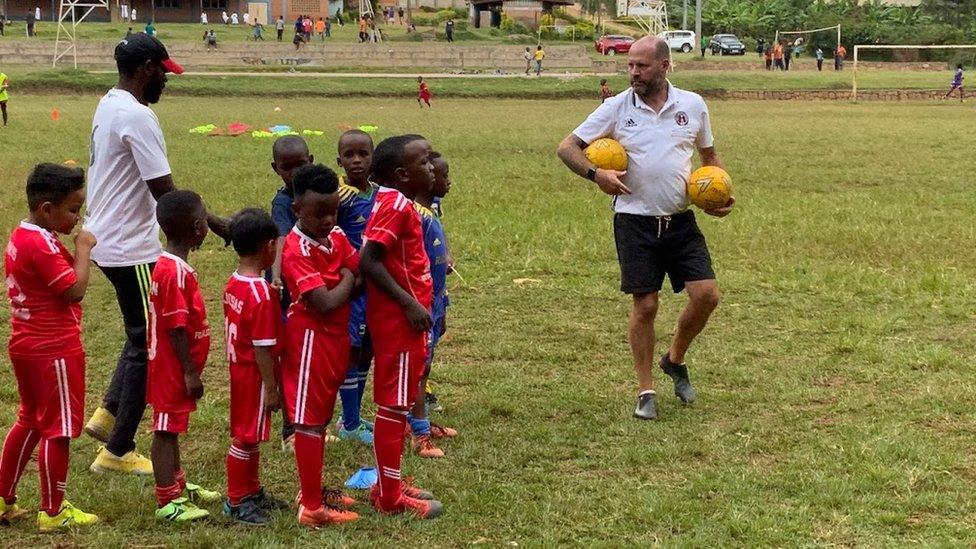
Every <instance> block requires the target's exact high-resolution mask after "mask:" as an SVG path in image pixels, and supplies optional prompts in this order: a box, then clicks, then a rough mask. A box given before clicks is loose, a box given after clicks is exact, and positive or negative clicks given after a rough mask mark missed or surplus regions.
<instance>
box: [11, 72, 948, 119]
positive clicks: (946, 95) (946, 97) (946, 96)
mask: <svg viewBox="0 0 976 549" xmlns="http://www.w3.org/2000/svg"><path fill="white" fill-rule="evenodd" d="M962 79H963V75H962V64H961V63H960V64H958V65H956V73H955V75H953V77H952V83H951V84H950V87H949V93H947V94H945V97H943V99H949V97H951V96H952V92H953V91H955V90H956V89H958V90H959V102H960V103H962ZM2 85H3V75H0V86H2ZM0 89H2V88H0ZM0 93H2V91H0ZM4 117H6V114H4ZM4 122H5V124H4V125H6V119H5V120H4Z"/></svg>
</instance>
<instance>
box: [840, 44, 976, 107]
mask: <svg viewBox="0 0 976 549" xmlns="http://www.w3.org/2000/svg"><path fill="white" fill-rule="evenodd" d="M861 50H973V51H976V44H971V45H970V44H950V45H947V46H935V45H931V46H910V45H899V44H884V45H878V44H857V45H855V46H854V65H853V67H854V69H853V71H851V99H852V100H854V101H857V58H858V53H859V52H860V51H861Z"/></svg>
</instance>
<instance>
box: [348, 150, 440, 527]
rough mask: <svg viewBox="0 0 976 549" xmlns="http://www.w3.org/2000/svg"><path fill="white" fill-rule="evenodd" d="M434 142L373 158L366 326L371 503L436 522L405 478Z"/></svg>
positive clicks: (424, 323)
mask: <svg viewBox="0 0 976 549" xmlns="http://www.w3.org/2000/svg"><path fill="white" fill-rule="evenodd" d="M431 152H432V151H431V146H430V143H429V142H428V141H427V140H426V139H424V138H423V137H421V136H419V135H401V136H397V137H391V138H388V139H385V140H383V142H381V143H380V144H379V145H378V146H377V147H376V150H375V151H374V152H373V177H374V179H375V181H376V182H377V183H378V184H379V185H380V188H379V189H378V191H377V194H376V202H375V205H374V206H373V214H372V215H371V216H370V218H369V222H368V223H367V225H366V231H365V233H364V235H363V241H364V243H363V249H362V270H363V275H364V276H365V277H366V281H367V286H366V323H367V325H368V327H369V333H370V334H372V336H373V349H374V352H375V355H374V356H375V359H374V364H375V366H374V374H373V380H374V381H373V397H374V400H375V401H376V404H377V406H378V410H377V412H376V426H375V428H374V431H373V444H374V448H375V450H376V463H377V468H378V473H379V482H378V483H377V484H376V485H375V486H373V489H372V491H371V492H370V502H371V503H372V504H373V506H374V507H375V508H376V509H377V510H379V511H380V512H381V513H387V514H393V513H403V512H410V513H412V514H414V515H415V516H417V517H419V518H433V517H436V516H438V515H440V514H441V513H442V512H443V506H442V505H441V504H440V502H438V501H435V500H434V498H433V495H432V494H430V493H429V492H425V491H423V490H419V489H417V488H415V487H412V486H410V485H407V484H405V483H404V482H403V481H402V480H401V476H400V461H401V459H402V457H403V438H404V429H405V427H406V423H407V418H406V414H407V410H408V409H409V408H410V406H411V405H413V403H414V402H415V400H416V397H417V390H418V388H419V383H420V378H421V375H422V374H423V372H424V366H425V363H426V360H427V332H428V330H430V327H431V324H432V320H431V313H430V309H431V302H432V299H433V287H432V283H431V275H430V261H429V259H428V257H427V252H426V251H425V249H424V237H423V229H422V227H421V219H420V214H419V213H418V212H417V210H416V209H415V208H414V204H413V198H414V197H415V196H416V195H417V194H418V193H421V192H429V191H430V189H431V186H432V185H433V183H434V171H433V166H432V165H431V160H430V155H431Z"/></svg>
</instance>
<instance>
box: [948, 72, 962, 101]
mask: <svg viewBox="0 0 976 549" xmlns="http://www.w3.org/2000/svg"><path fill="white" fill-rule="evenodd" d="M962 79H963V75H962V64H959V65H956V73H955V74H954V75H953V76H952V83H951V84H950V85H949V93H947V94H945V97H943V99H949V98H950V97H952V92H954V91H956V90H957V89H958V90H959V102H960V103H962V99H963V98H962V96H963V92H962Z"/></svg>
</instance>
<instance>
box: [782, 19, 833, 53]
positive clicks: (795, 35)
mask: <svg viewBox="0 0 976 549" xmlns="http://www.w3.org/2000/svg"><path fill="white" fill-rule="evenodd" d="M780 41H782V42H783V45H784V46H790V47H797V48H798V53H801V54H802V53H803V52H814V51H816V50H817V48H821V49H822V50H824V51H825V52H828V56H829V52H833V51H834V50H835V49H836V48H837V46H839V45H840V25H834V26H832V27H823V28H820V29H806V30H794V31H781V30H778V31H776V38H775V39H774V40H773V44H776V43H777V42H780Z"/></svg>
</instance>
